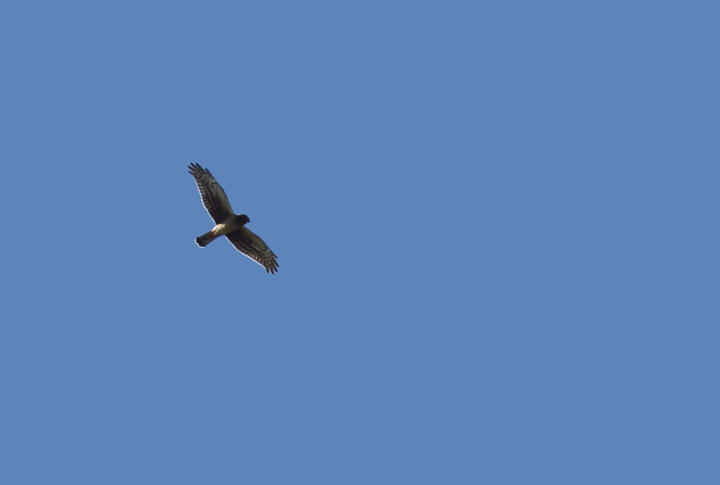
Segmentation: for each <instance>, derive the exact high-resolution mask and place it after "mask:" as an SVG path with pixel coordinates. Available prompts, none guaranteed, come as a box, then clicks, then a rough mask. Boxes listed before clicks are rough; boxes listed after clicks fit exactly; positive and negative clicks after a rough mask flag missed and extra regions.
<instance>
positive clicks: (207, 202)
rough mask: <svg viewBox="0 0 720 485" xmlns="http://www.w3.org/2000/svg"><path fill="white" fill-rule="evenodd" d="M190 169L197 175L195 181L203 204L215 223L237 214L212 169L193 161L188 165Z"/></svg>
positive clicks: (191, 172)
mask: <svg viewBox="0 0 720 485" xmlns="http://www.w3.org/2000/svg"><path fill="white" fill-rule="evenodd" d="M188 168H189V169H190V170H189V172H190V175H192V176H193V177H195V183H196V184H197V187H198V190H199V191H200V197H201V198H202V201H203V205H204V206H205V209H207V211H208V214H210V217H212V219H213V221H215V224H220V223H222V222H225V221H226V220H227V219H228V217H232V216H234V215H235V212H233V210H232V207H231V206H230V201H229V200H228V198H227V195H225V191H224V190H223V188H222V187H220V184H219V183H218V181H217V180H215V177H213V175H212V174H211V173H210V170H208V169H206V168H202V167H201V166H200V165H198V164H197V163H191V164H190V165H188Z"/></svg>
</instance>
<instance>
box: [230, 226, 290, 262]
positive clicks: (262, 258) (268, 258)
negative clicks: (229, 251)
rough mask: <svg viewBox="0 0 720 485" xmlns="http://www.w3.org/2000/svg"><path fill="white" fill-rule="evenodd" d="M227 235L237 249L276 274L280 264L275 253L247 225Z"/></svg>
mask: <svg viewBox="0 0 720 485" xmlns="http://www.w3.org/2000/svg"><path fill="white" fill-rule="evenodd" d="M225 236H226V237H227V238H228V240H229V241H230V242H231V243H232V245H233V246H235V249H237V250H238V251H240V252H241V253H243V254H244V255H245V256H247V257H249V258H250V259H252V260H253V261H255V262H256V263H258V264H260V265H261V266H263V267H265V271H267V272H268V273H271V274H275V272H276V271H277V270H278V266H279V265H278V262H277V256H275V253H273V252H272V251H271V250H270V248H269V247H268V246H267V244H265V241H263V240H262V239H260V237H258V236H257V235H256V234H255V233H254V232H252V231H251V230H250V229H248V228H247V227H241V228H240V229H238V230H236V231H233V232H231V233H230V234H226V235H225Z"/></svg>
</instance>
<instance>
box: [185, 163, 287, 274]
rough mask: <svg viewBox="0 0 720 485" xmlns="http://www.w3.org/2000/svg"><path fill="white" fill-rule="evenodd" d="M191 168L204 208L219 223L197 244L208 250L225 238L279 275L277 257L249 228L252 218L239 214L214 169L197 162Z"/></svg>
mask: <svg viewBox="0 0 720 485" xmlns="http://www.w3.org/2000/svg"><path fill="white" fill-rule="evenodd" d="M188 168H189V169H190V175H192V176H193V177H194V178H195V183H197V187H198V190H199V191H200V197H201V198H202V201H203V205H204V206H205V209H207V211H208V214H210V217H212V219H213V221H215V224H216V225H215V227H213V228H212V230H211V231H209V232H207V233H205V234H203V235H202V236H200V237H198V238H197V239H195V242H196V243H197V245H198V246H200V247H201V248H204V247H205V246H207V245H208V244H210V243H211V242H213V241H214V240H215V239H217V238H218V237H220V236H225V237H227V238H228V241H230V243H232V245H233V246H235V248H236V249H237V250H238V251H240V252H241V253H243V254H244V255H245V256H247V257H249V258H250V259H252V260H253V261H255V262H256V263H258V264H260V265H261V266H263V267H264V268H265V271H267V272H268V273H271V274H275V272H276V271H277V270H278V266H279V265H278V262H277V256H275V253H273V252H272V251H271V250H270V248H269V247H268V246H267V244H265V241H263V240H262V239H260V237H259V236H257V234H255V233H253V232H252V231H251V230H250V229H248V228H247V227H245V224H247V223H248V222H250V218H249V217H248V216H246V215H245V214H240V215H237V214H235V212H234V211H233V209H232V207H231V206H230V201H229V200H228V198H227V195H226V194H225V191H224V190H223V188H222V187H221V186H220V184H219V183H218V182H217V180H215V177H213V175H212V174H211V173H210V170H208V169H206V168H202V167H201V166H200V165H198V164H197V163H191V164H190V165H189V166H188Z"/></svg>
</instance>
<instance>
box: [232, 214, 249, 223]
mask: <svg viewBox="0 0 720 485" xmlns="http://www.w3.org/2000/svg"><path fill="white" fill-rule="evenodd" d="M235 220H237V221H238V222H239V223H240V224H242V225H243V226H244V225H245V224H247V223H248V222H250V218H249V217H248V216H246V215H245V214H240V215H239V216H235Z"/></svg>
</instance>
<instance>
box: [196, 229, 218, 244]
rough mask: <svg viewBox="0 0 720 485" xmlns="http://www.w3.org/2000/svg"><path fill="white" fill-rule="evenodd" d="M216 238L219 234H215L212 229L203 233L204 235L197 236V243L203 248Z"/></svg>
mask: <svg viewBox="0 0 720 485" xmlns="http://www.w3.org/2000/svg"><path fill="white" fill-rule="evenodd" d="M216 238H217V236H215V235H214V234H213V233H212V231H210V232H206V233H205V234H203V235H202V236H200V237H198V238H195V243H196V244H197V245H198V246H200V247H201V248H204V247H205V246H207V245H208V244H210V243H211V242H213V241H214V240H215V239H216Z"/></svg>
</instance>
